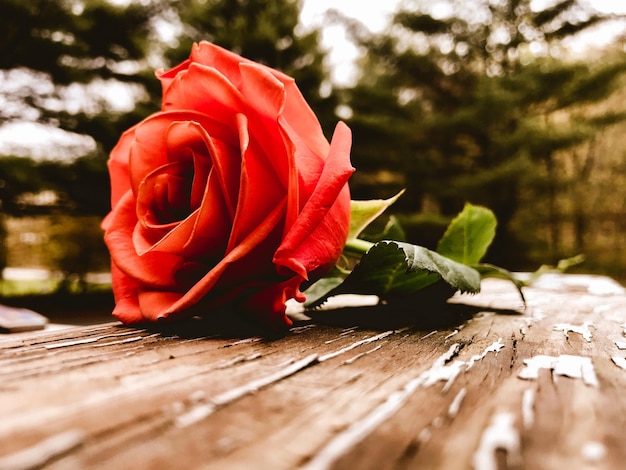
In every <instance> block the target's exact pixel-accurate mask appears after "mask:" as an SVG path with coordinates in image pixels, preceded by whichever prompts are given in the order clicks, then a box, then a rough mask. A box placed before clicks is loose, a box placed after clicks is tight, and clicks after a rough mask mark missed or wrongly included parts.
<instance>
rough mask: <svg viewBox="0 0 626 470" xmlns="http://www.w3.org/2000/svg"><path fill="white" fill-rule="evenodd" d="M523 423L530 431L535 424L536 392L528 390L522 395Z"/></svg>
mask: <svg viewBox="0 0 626 470" xmlns="http://www.w3.org/2000/svg"><path fill="white" fill-rule="evenodd" d="M522 423H523V424H524V429H530V428H532V427H533V424H534V423H535V390H534V389H532V388H527V389H526V390H524V394H523V395H522Z"/></svg>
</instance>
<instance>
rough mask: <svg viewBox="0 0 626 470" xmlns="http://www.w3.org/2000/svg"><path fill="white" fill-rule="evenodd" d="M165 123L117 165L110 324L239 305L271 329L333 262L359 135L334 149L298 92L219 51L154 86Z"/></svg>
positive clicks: (137, 132) (148, 126) (110, 238)
mask: <svg viewBox="0 0 626 470" xmlns="http://www.w3.org/2000/svg"><path fill="white" fill-rule="evenodd" d="M157 76H158V77H159V79H160V80H161V82H162V85H163V107H162V110H161V111H160V112H158V113H156V114H153V115H152V116H149V117H148V118H146V119H145V120H144V121H142V122H140V123H139V124H137V125H136V126H134V127H132V128H131V129H129V130H128V131H126V132H125V133H124V134H123V135H122V137H121V139H120V141H119V142H118V144H117V145H116V147H115V148H114V149H113V151H112V152H111V157H110V160H109V172H110V177H111V189H112V194H111V206H112V210H111V212H110V213H109V214H108V215H107V217H106V218H105V219H104V221H103V228H104V230H105V241H106V244H107V246H108V248H109V251H110V253H111V260H112V277H113V291H114V294H115V300H116V307H115V310H114V312H113V314H114V315H115V316H116V317H117V318H118V319H120V320H121V321H122V322H124V323H137V322H143V321H155V320H161V319H173V318H178V317H180V316H189V315H196V314H199V313H211V311H213V310H215V309H216V308H218V307H220V306H223V305H224V304H226V303H230V304H236V305H238V306H239V307H242V308H243V310H244V311H247V312H249V313H250V314H252V315H258V316H259V317H260V319H261V320H262V321H264V322H265V323H266V324H269V325H272V326H282V327H284V326H286V325H289V324H290V321H289V319H288V318H287V317H286V316H285V301H286V300H288V299H290V298H295V299H297V300H299V301H303V300H304V296H303V294H302V293H301V292H300V290H299V289H300V285H301V283H302V282H303V281H305V280H307V279H308V280H314V279H315V278H317V277H320V276H321V275H322V274H323V273H324V271H325V270H327V269H328V268H330V267H331V266H332V265H333V264H334V263H335V262H336V260H337V259H338V257H339V256H340V254H341V251H342V249H343V246H344V244H345V242H346V238H347V234H348V227H349V221H350V220H349V219H350V195H349V190H348V185H347V181H348V179H349V177H350V175H351V174H352V172H353V171H354V170H353V168H352V167H351V165H350V160H349V156H350V155H349V154H350V146H351V134H350V130H349V129H348V127H347V126H346V125H345V124H343V123H339V124H338V125H337V128H336V129H335V133H334V136H333V138H332V143H331V144H330V145H329V144H328V141H327V140H326V139H325V138H324V135H323V134H322V130H321V128H320V125H319V122H318V120H317V118H316V117H315V115H314V114H313V112H312V111H311V109H310V108H309V106H308V105H307V103H306V102H305V100H304V98H303V97H302V95H301V93H300V91H299V90H298V88H297V86H296V84H295V82H294V81H293V79H292V78H290V77H288V76H286V75H284V74H282V73H280V72H278V71H276V70H273V69H271V68H269V67H266V66H263V65H260V64H257V63H254V62H252V61H249V60H246V59H244V58H242V57H240V56H238V55H236V54H233V53H231V52H228V51H226V50H224V49H221V48H219V47H217V46H215V45H213V44H209V43H206V42H202V43H200V44H197V45H195V46H194V47H193V50H192V53H191V56H190V58H189V59H188V60H187V61H185V62H183V63H182V64H180V65H179V66H177V67H175V68H174V69H172V70H170V71H168V72H161V73H158V74H157Z"/></svg>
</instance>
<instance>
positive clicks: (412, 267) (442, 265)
mask: <svg viewBox="0 0 626 470" xmlns="http://www.w3.org/2000/svg"><path fill="white" fill-rule="evenodd" d="M378 202H379V205H380V206H384V204H382V205H381V204H380V203H381V202H384V201H378ZM352 208H353V211H354V212H357V213H360V212H361V211H362V209H361V207H360V205H359V204H354V205H353V207H352ZM495 227H496V219H495V216H494V215H493V213H492V212H491V211H490V210H489V209H487V208H484V207H478V206H474V205H472V204H466V205H465V208H464V209H463V211H462V212H461V213H460V214H458V215H457V216H456V217H455V218H454V219H453V220H452V222H451V223H450V225H449V226H448V229H447V230H446V233H445V234H444V236H443V237H442V238H441V240H440V242H439V248H440V249H439V252H435V251H431V250H429V249H427V248H424V247H422V246H417V245H413V244H409V243H404V242H399V241H392V240H383V241H380V242H378V243H375V244H372V243H365V242H363V240H360V239H349V240H348V242H347V243H346V249H345V251H346V253H350V254H353V253H355V252H358V251H359V250H361V253H362V256H361V258H360V259H359V260H358V262H357V263H356V265H355V266H354V268H353V269H352V271H351V272H350V271H343V272H342V270H335V271H334V272H333V273H330V274H329V275H328V276H327V277H326V278H324V279H322V280H320V281H318V282H317V283H315V284H313V286H311V287H310V288H309V289H307V290H306V294H307V306H309V307H315V306H318V305H321V304H322V303H323V302H324V301H325V300H326V299H327V298H329V297H332V296H335V295H339V294H367V295H376V296H378V297H379V298H380V299H381V300H383V301H387V302H395V303H403V304H406V303H410V302H411V301H412V300H413V299H415V296H416V295H418V294H421V293H422V292H423V291H424V290H425V289H426V288H428V287H430V286H433V285H435V284H437V285H438V286H439V287H440V289H438V290H434V291H432V292H436V294H434V295H433V296H431V299H430V300H432V301H444V300H445V299H447V297H449V296H450V295H452V294H453V293H454V292H456V291H460V292H468V293H477V292H479V291H480V281H481V277H504V278H506V279H509V280H510V281H512V282H513V283H514V284H515V286H516V287H517V289H518V290H519V292H520V295H521V296H522V299H523V298H524V297H523V294H522V291H521V288H522V284H521V283H520V282H518V281H517V280H516V279H515V278H514V277H513V276H512V275H511V274H510V273H509V272H508V271H506V270H505V269H502V268H499V267H497V266H493V265H485V264H479V263H480V261H481V259H482V258H483V256H484V255H485V253H486V251H487V248H488V247H489V245H490V244H491V242H492V241H493V239H494V237H495ZM344 278H345V279H344ZM442 287H443V288H442ZM441 293H443V294H444V296H443V297H442V296H441Z"/></svg>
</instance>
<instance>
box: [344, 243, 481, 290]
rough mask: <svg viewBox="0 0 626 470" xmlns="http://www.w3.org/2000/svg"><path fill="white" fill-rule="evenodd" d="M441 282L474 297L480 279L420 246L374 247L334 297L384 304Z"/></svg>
mask: <svg viewBox="0 0 626 470" xmlns="http://www.w3.org/2000/svg"><path fill="white" fill-rule="evenodd" d="M441 279H443V280H444V281H445V282H446V283H448V284H449V285H450V286H451V287H452V288H453V289H454V290H460V291H461V292H470V293H476V292H478V291H479V290H480V275H479V274H478V272H477V271H476V270H474V269H472V268H470V267H469V266H466V265H463V264H461V263H457V262H455V261H453V260H451V259H449V258H446V257H444V256H441V255H440V254H438V253H436V252H434V251H431V250H428V249H427V248H423V247H421V246H416V245H411V244H408V243H402V242H395V241H382V242H379V243H377V244H375V245H374V246H373V247H372V248H371V249H370V250H369V251H368V252H367V254H365V255H364V256H363V258H362V259H361V261H360V262H359V264H358V265H357V266H356V267H355V268H354V270H353V271H352V273H351V274H350V276H348V278H347V279H346V280H345V282H344V283H343V284H342V285H341V286H340V287H339V288H338V289H337V290H335V291H334V294H340V293H351V294H374V295H378V296H379V297H381V298H382V299H384V300H388V299H390V298H397V297H408V296H411V295H415V294H416V293H417V292H419V291H421V290H422V289H424V288H426V287H428V286H430V285H431V284H434V283H435V282H437V281H439V280H441Z"/></svg>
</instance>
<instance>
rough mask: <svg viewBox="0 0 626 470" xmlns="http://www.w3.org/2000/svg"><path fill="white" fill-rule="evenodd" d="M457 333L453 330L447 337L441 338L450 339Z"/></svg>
mask: <svg viewBox="0 0 626 470" xmlns="http://www.w3.org/2000/svg"><path fill="white" fill-rule="evenodd" d="M458 332H459V330H454V331H453V332H452V333H450V334H449V335H447V336H446V337H445V338H443V339H444V340H446V339H450V338H452V337H453V336H454V335H456V334H457V333H458Z"/></svg>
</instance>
